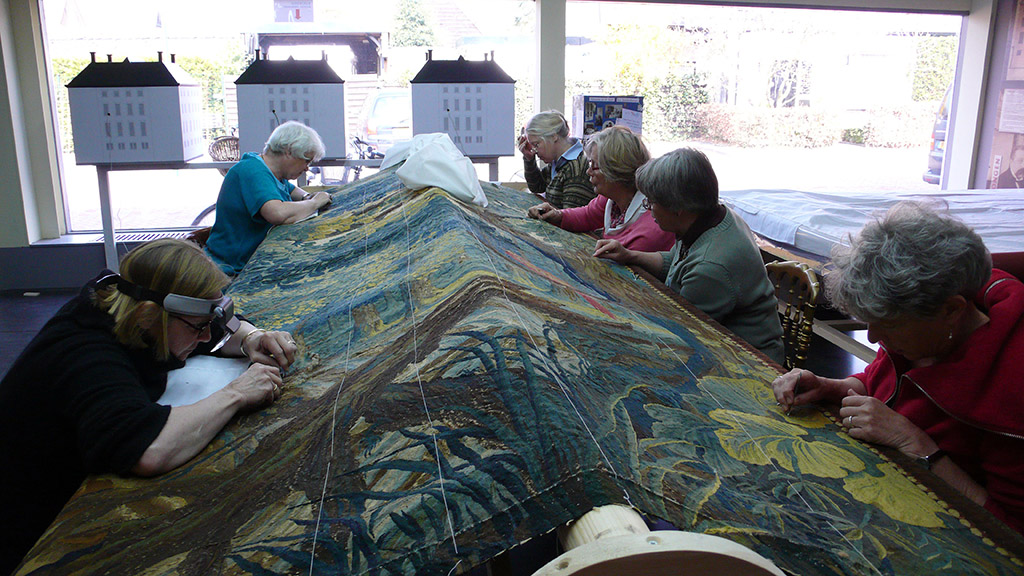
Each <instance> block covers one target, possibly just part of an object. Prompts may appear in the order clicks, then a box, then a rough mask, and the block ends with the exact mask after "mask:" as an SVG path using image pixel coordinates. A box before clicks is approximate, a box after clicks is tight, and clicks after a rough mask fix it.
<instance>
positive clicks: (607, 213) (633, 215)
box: [604, 192, 647, 234]
mask: <svg viewBox="0 0 1024 576" xmlns="http://www.w3.org/2000/svg"><path fill="white" fill-rule="evenodd" d="M645 198H647V197H646V196H644V195H643V193H641V192H637V193H636V194H633V199H632V200H631V201H630V202H629V206H628V207H627V208H626V215H625V216H624V217H623V218H622V223H621V224H619V225H618V226H612V210H613V209H614V208H615V202H612V201H611V200H608V203H607V204H605V205H604V233H605V234H618V233H619V232H621V231H622V230H623V229H625V228H626V226H629V225H630V224H632V223H633V222H636V219H637V218H639V217H640V216H641V215H642V214H643V213H644V212H646V211H647V210H644V199H645Z"/></svg>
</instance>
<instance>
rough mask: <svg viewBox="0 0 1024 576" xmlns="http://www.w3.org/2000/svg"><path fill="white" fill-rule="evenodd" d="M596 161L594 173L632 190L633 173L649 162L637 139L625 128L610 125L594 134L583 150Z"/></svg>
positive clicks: (644, 148)
mask: <svg viewBox="0 0 1024 576" xmlns="http://www.w3.org/2000/svg"><path fill="white" fill-rule="evenodd" d="M585 150H586V153H587V156H588V157H589V158H594V159H596V160H597V169H598V172H600V173H601V174H603V175H604V177H605V178H607V179H608V180H609V181H612V182H622V183H623V184H626V185H627V186H629V187H630V188H632V189H633V190H636V171H637V169H638V168H640V167H641V166H643V165H644V164H646V163H647V161H648V160H650V159H651V153H650V152H649V151H648V150H647V146H646V145H645V144H644V142H643V140H641V139H640V137H639V136H637V135H636V134H634V133H633V131H632V130H630V129H629V128H627V127H625V126H610V127H608V128H605V129H604V130H601V131H600V132H598V133H597V134H595V135H594V136H593V137H592V138H591V139H590V141H589V142H587V146H586V148H585Z"/></svg>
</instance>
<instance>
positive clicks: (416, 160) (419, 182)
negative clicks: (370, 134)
mask: <svg viewBox="0 0 1024 576" xmlns="http://www.w3.org/2000/svg"><path fill="white" fill-rule="evenodd" d="M402 160H405V165H404V166H402V167H401V168H399V169H398V171H396V172H395V175H396V176H398V178H399V179H400V180H401V181H402V183H403V184H405V185H406V186H407V187H409V188H411V189H413V190H418V189H420V188H427V187H429V186H436V187H438V188H440V189H442V190H444V191H445V192H447V193H448V194H450V195H452V196H454V197H455V198H457V199H459V200H462V201H463V202H472V203H474V204H477V205H479V206H483V207H484V208H486V207H487V197H486V196H484V191H483V188H481V187H480V181H479V180H478V179H477V177H476V168H474V167H473V162H472V161H471V160H470V159H469V158H466V157H465V156H464V155H463V154H462V152H460V151H459V149H458V148H456V147H455V143H454V142H452V139H451V138H450V137H449V136H448V135H447V134H444V133H434V134H420V135H418V136H415V137H413V139H412V140H409V141H408V142H400V143H398V144H395V145H394V146H392V147H391V148H389V149H388V151H387V153H386V154H385V155H384V160H383V162H381V165H380V167H381V169H382V170H383V169H385V168H389V167H391V166H394V165H395V164H398V163H399V162H401V161H402Z"/></svg>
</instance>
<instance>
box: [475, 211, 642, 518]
mask: <svg viewBox="0 0 1024 576" xmlns="http://www.w3.org/2000/svg"><path fill="white" fill-rule="evenodd" d="M462 217H463V218H466V215H465V213H463V215H462ZM466 219H467V222H468V218H466ZM470 224H472V223H470ZM468 229H469V231H470V232H471V233H472V234H473V237H474V238H475V239H476V241H477V243H479V244H480V246H481V248H483V253H484V255H485V256H487V261H488V262H489V263H490V265H491V270H492V271H493V272H494V277H495V278H496V279H497V280H498V282H499V283H500V284H501V293H502V295H503V296H504V297H505V301H506V302H508V304H509V307H510V308H511V309H512V312H514V313H515V315H516V318H517V319H519V324H520V326H522V328H523V333H524V334H526V336H527V337H528V338H529V339H530V343H531V344H533V347H534V349H536V350H540V346H539V345H538V344H537V341H536V340H534V339H533V334H531V333H530V330H529V329H528V328H527V327H526V321H525V320H523V317H522V315H520V314H519V308H518V307H517V306H516V304H515V303H514V302H512V299H511V298H509V297H508V291H507V290H506V289H505V282H504V281H503V280H502V279H501V275H500V274H499V273H498V268H497V266H495V264H494V260H493V259H492V258H491V254H490V251H489V250H488V249H487V246H486V245H485V244H484V243H483V241H482V240H480V237H479V236H477V235H476V230H475V229H474V228H473V226H472V225H470V226H469V227H468ZM556 255H557V253H556ZM558 259H559V260H561V261H562V266H565V265H566V264H565V261H564V260H562V257H561V256H560V255H558ZM540 359H541V361H542V362H543V363H544V364H545V366H546V367H547V369H548V370H550V372H551V374H552V379H553V380H554V381H555V383H556V384H558V388H559V389H560V390H561V391H562V394H563V395H565V399H566V400H568V401H569V406H571V407H572V409H573V411H574V412H576V417H577V418H579V419H580V423H581V424H583V429H584V430H586V431H587V434H588V435H590V439H591V440H593V441H594V444H595V445H596V446H597V451H598V452H600V454H601V458H603V459H604V462H605V464H606V465H607V466H608V471H609V472H611V473H612V475H613V476H615V477H617V478H625V476H623V475H621V474H619V472H618V471H617V470H616V469H615V466H613V465H612V462H611V459H609V458H608V455H607V454H605V452H604V448H602V447H601V442H599V441H598V439H597V437H596V436H595V435H594V433H593V431H591V430H590V426H588V425H587V422H586V420H585V419H584V418H583V414H581V413H580V411H579V409H578V408H576V404H575V403H574V402H573V401H572V398H571V397H570V396H569V390H568V388H566V386H565V385H564V384H563V383H562V382H561V380H560V379H558V378H555V377H554V374H555V373H556V371H555V369H554V367H552V366H551V365H550V364H549V360H548V358H547V356H545V355H543V354H541V355H540ZM622 493H623V496H624V497H625V501H626V503H627V504H629V506H630V507H631V508H635V506H633V502H632V500H631V499H630V497H629V492H628V491H626V489H625V488H622Z"/></svg>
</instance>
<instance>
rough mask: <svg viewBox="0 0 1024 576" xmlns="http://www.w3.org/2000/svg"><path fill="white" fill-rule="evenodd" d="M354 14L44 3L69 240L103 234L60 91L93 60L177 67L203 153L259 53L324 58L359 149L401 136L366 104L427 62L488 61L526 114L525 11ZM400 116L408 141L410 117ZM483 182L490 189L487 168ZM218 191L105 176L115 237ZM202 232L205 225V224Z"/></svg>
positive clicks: (167, 218)
mask: <svg viewBox="0 0 1024 576" xmlns="http://www.w3.org/2000/svg"><path fill="white" fill-rule="evenodd" d="M303 6H308V9H307V8H304V7H303ZM353 6H354V4H353V3H351V2H328V1H321V0H316V1H311V2H307V3H304V2H295V1H289V2H276V1H274V0H261V1H258V2H254V1H252V0H218V1H217V2H206V1H199V0H175V1H173V2H170V1H163V0H156V1H154V2H136V1H134V0H43V10H44V24H45V27H46V35H47V38H48V46H47V54H48V56H49V58H50V65H51V71H52V73H53V78H52V86H53V89H54V94H55V99H56V103H57V118H58V132H59V138H60V143H61V148H62V153H63V169H62V178H63V182H64V187H63V190H64V203H65V208H66V210H65V212H66V215H67V220H68V229H69V230H71V231H76V232H81V231H92V230H99V229H100V228H101V222H100V208H99V195H98V186H97V175H96V169H95V167H93V166H90V165H83V166H79V165H77V164H76V162H75V154H74V140H73V137H72V129H71V121H70V112H69V106H68V92H67V89H66V88H65V85H66V84H67V83H68V82H70V81H71V80H72V79H73V78H74V77H75V76H76V75H77V74H78V73H79V72H80V71H81V70H82V69H83V68H84V67H85V66H86V65H87V64H88V63H89V61H90V52H95V53H96V59H97V60H99V61H101V62H102V61H106V60H107V59H108V55H109V58H110V59H112V60H113V61H115V62H120V61H122V60H124V59H126V58H127V59H129V60H130V61H132V62H139V61H155V60H157V59H158V57H159V56H158V52H162V57H163V58H164V60H165V61H170V59H171V55H172V54H173V55H174V56H173V57H174V60H175V63H176V64H178V65H179V66H180V67H181V68H182V69H184V70H185V71H186V72H187V73H188V74H190V75H191V77H192V78H193V79H194V80H196V81H198V83H199V84H200V86H201V94H202V97H201V100H202V102H201V106H202V110H201V113H200V122H201V129H202V137H203V139H204V142H205V143H204V146H203V147H204V149H205V146H207V145H208V144H209V143H211V142H213V141H214V139H216V138H217V137H220V136H225V135H231V134H233V133H235V132H236V131H237V128H238V115H237V107H236V106H237V99H236V91H235V85H234V80H235V79H236V78H237V77H238V76H239V74H241V73H242V71H244V70H245V69H246V67H247V66H248V64H249V63H250V62H251V61H252V59H253V58H254V57H255V53H256V50H257V49H259V50H260V53H261V55H262V56H263V57H267V58H270V59H272V60H279V59H286V58H289V57H294V58H296V59H306V60H309V59H319V58H321V56H322V55H326V57H327V60H328V62H329V64H330V65H331V67H332V68H333V69H334V71H335V72H337V74H338V75H339V76H340V77H341V78H342V79H343V80H344V81H345V125H346V136H347V137H349V138H351V137H352V136H360V137H363V138H366V137H367V136H368V128H367V123H368V122H372V123H373V127H372V128H371V129H370V130H369V132H374V131H375V129H376V128H378V127H383V126H388V129H389V130H390V129H391V125H392V124H394V125H400V124H401V121H402V118H401V116H402V115H403V114H402V111H401V110H397V109H395V107H394V106H392V107H384V106H383V105H382V107H381V110H380V111H379V112H378V115H377V116H375V117H373V118H370V119H369V120H368V118H367V117H368V116H370V114H369V111H368V110H367V111H366V113H364V103H367V106H370V105H371V104H372V103H374V102H392V103H394V102H393V101H391V100H385V99H383V98H381V97H378V96H379V95H382V94H383V95H391V94H393V93H394V92H395V91H396V90H398V91H401V90H402V89H405V90H408V86H409V80H410V79H412V78H413V77H414V76H415V75H416V73H417V72H418V71H419V69H420V68H421V67H422V66H423V62H424V59H425V55H426V53H427V51H428V50H432V54H433V57H434V58H436V59H455V58H458V57H459V56H463V57H465V58H466V59H469V60H483V59H484V58H485V57H486V58H491V57H492V55H493V57H494V59H495V61H496V62H497V63H498V64H499V65H500V66H501V67H502V68H503V69H504V70H505V71H506V72H507V73H508V74H509V75H511V76H512V77H513V78H515V79H516V80H517V81H518V82H519V85H518V86H517V88H519V90H517V94H518V96H517V98H519V100H520V101H519V102H517V110H519V113H518V115H519V116H520V119H519V120H517V121H519V122H521V121H522V117H523V116H525V115H526V114H527V110H528V109H529V108H530V106H531V103H530V101H529V100H528V99H524V98H526V97H528V96H530V95H531V91H530V89H529V88H528V87H529V86H531V85H532V82H531V81H530V80H529V79H530V78H532V75H533V74H534V64H533V62H534V57H533V53H534V48H533V46H534V30H533V18H532V12H533V3H532V2H529V1H519V0H514V1H513V0H489V1H487V2H475V1H464V0H439V1H436V2H419V1H417V0H381V1H379V2H375V3H374V4H373V7H372V9H368V8H367V7H366V6H361V7H360V8H359V9H355V10H353V9H352V8H353ZM405 102H406V103H407V102H408V100H406V101H405ZM405 116H406V118H405V122H406V124H405V128H404V129H405V130H408V118H407V116H408V113H405ZM389 123H390V124H389ZM373 135H374V136H379V134H373ZM509 138H510V140H511V139H512V136H511V135H510V136H509ZM348 150H349V152H352V151H353V150H354V148H353V147H352V146H349V147H348ZM244 151H245V150H243V152H244ZM252 151H257V150H252ZM209 159H210V158H209V157H201V158H199V160H209ZM506 160H512V159H511V158H509V159H506ZM519 165H520V167H521V163H520V164H519ZM480 170H481V172H482V177H486V175H487V171H486V166H482V167H481V168H480ZM345 176H346V174H345V173H344V171H343V170H342V169H340V168H328V169H325V170H324V171H323V172H322V173H321V174H320V175H319V177H321V178H327V179H328V180H329V181H333V180H334V179H342V178H344V177H345ZM221 181H222V177H221V175H220V174H219V173H218V172H217V171H216V170H212V169H204V170H195V169H191V170H160V171H150V170H147V171H115V172H111V173H110V192H111V204H112V212H113V219H114V226H115V228H117V229H118V230H132V229H150V228H182V227H188V226H190V225H191V224H192V222H193V220H194V219H195V218H196V217H197V216H198V215H199V214H200V213H202V212H203V211H204V209H206V208H207V207H209V206H210V205H212V204H213V203H214V202H215V201H216V197H217V193H218V191H219V188H220V184H221ZM210 222H212V219H210V218H208V219H207V220H205V221H204V222H203V223H206V224H208V223H210Z"/></svg>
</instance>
